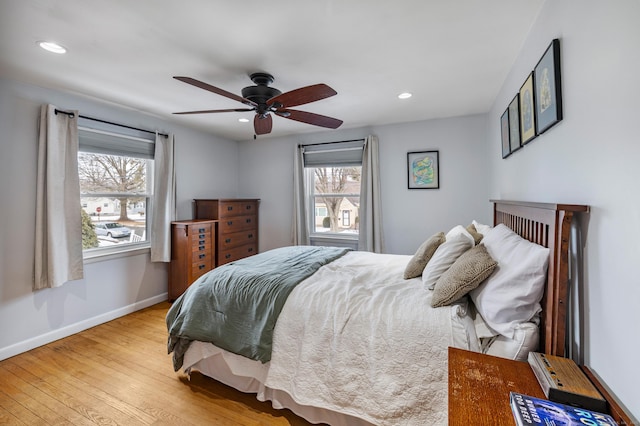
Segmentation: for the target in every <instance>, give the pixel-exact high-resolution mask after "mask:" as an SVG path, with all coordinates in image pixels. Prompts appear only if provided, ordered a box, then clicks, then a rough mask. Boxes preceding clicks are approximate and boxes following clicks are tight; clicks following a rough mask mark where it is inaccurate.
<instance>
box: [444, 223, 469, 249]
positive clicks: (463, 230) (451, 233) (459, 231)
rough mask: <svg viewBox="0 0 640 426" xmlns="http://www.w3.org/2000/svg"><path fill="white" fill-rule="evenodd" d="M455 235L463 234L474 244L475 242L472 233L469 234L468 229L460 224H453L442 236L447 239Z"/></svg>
mask: <svg viewBox="0 0 640 426" xmlns="http://www.w3.org/2000/svg"><path fill="white" fill-rule="evenodd" d="M456 235H464V236H466V237H468V238H470V239H471V241H472V242H473V244H474V245H475V243H476V242H475V240H474V239H473V235H471V234H470V233H469V231H467V229H466V228H465V227H464V226H462V225H456V226H454V227H453V228H451V229H450V230H449V232H447V234H446V235H445V236H444V237H445V238H446V239H447V240H448V239H449V238H453V237H455V236H456Z"/></svg>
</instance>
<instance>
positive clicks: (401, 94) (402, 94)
mask: <svg viewBox="0 0 640 426" xmlns="http://www.w3.org/2000/svg"><path fill="white" fill-rule="evenodd" d="M411 96H413V95H412V94H411V93H409V92H404V93H400V94H399V95H398V98H400V99H409V98H410V97H411Z"/></svg>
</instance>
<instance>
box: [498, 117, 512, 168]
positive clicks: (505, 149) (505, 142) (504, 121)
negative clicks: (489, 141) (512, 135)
mask: <svg viewBox="0 0 640 426" xmlns="http://www.w3.org/2000/svg"><path fill="white" fill-rule="evenodd" d="M500 134H501V136H502V158H507V157H508V156H509V155H510V154H511V148H510V147H509V108H507V109H505V110H504V112H503V113H502V117H500Z"/></svg>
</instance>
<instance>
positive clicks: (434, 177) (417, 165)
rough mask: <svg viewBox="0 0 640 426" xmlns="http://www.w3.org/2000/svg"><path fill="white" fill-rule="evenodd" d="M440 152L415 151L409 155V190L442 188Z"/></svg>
mask: <svg viewBox="0 0 640 426" xmlns="http://www.w3.org/2000/svg"><path fill="white" fill-rule="evenodd" d="M438 154H439V152H438V151H414V152H408V153H407V176H408V188H409V189H437V188H440V161H439V158H438Z"/></svg>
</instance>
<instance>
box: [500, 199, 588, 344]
mask: <svg viewBox="0 0 640 426" xmlns="http://www.w3.org/2000/svg"><path fill="white" fill-rule="evenodd" d="M491 202H492V203H494V204H493V223H494V225H497V224H499V223H503V224H505V225H506V226H508V227H509V228H511V229H512V230H513V231H514V232H516V233H517V234H518V235H520V236H521V237H522V238H524V239H526V240H529V241H531V242H534V243H536V244H540V245H542V246H544V247H548V248H549V269H548V276H547V282H546V284H545V291H544V296H543V298H542V303H541V305H542V314H541V315H540V349H542V348H544V352H545V353H547V354H551V355H557V356H565V350H566V346H567V345H566V332H567V330H566V328H567V302H568V297H569V286H568V284H569V236H570V233H571V220H572V219H573V215H574V213H578V212H588V211H589V206H584V205H575V204H547V203H529V202H520V201H505V200H491Z"/></svg>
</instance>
